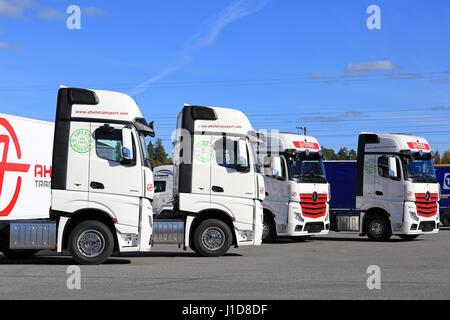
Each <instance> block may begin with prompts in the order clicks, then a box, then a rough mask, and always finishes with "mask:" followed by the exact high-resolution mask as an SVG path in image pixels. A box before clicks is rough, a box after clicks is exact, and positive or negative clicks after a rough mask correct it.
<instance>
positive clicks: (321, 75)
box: [307, 72, 325, 79]
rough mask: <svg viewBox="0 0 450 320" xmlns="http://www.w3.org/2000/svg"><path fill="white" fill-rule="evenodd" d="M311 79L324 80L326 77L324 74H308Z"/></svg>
mask: <svg viewBox="0 0 450 320" xmlns="http://www.w3.org/2000/svg"><path fill="white" fill-rule="evenodd" d="M307 76H308V78H310V79H318V78H323V77H324V76H325V75H324V74H323V73H322V72H312V73H308V74H307Z"/></svg>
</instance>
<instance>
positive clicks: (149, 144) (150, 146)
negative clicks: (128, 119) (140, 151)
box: [147, 141, 155, 160]
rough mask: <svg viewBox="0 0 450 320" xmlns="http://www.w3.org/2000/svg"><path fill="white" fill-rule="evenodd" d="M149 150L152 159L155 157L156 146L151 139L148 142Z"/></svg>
mask: <svg viewBox="0 0 450 320" xmlns="http://www.w3.org/2000/svg"><path fill="white" fill-rule="evenodd" d="M147 151H148V155H149V157H150V159H151V160H153V159H155V147H154V146H153V143H152V142H151V141H149V142H148V145H147Z"/></svg>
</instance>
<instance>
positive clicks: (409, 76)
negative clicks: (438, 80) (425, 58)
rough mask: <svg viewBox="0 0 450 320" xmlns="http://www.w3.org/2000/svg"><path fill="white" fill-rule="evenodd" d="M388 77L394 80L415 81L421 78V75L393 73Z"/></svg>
mask: <svg viewBox="0 0 450 320" xmlns="http://www.w3.org/2000/svg"><path fill="white" fill-rule="evenodd" d="M390 77H391V78H396V79H417V78H421V77H422V75H421V74H419V73H412V72H395V73H393V74H391V75H390Z"/></svg>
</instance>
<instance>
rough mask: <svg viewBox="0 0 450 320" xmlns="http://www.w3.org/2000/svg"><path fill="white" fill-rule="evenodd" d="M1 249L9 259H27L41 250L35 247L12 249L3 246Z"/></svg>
mask: <svg viewBox="0 0 450 320" xmlns="http://www.w3.org/2000/svg"><path fill="white" fill-rule="evenodd" d="M0 251H1V252H2V253H3V255H4V256H5V257H7V258H9V259H27V258H31V257H32V256H33V255H34V254H36V253H38V252H39V250H33V249H23V250H11V249H9V248H3V246H2V248H0Z"/></svg>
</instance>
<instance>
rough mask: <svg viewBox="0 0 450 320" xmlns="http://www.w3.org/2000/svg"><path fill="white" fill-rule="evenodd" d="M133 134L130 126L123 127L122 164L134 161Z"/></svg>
mask: <svg viewBox="0 0 450 320" xmlns="http://www.w3.org/2000/svg"><path fill="white" fill-rule="evenodd" d="M132 150H133V136H132V132H131V129H130V128H126V127H125V128H123V129H122V161H121V163H122V164H131V163H133V160H134V159H133V151H132Z"/></svg>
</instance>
